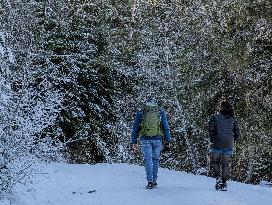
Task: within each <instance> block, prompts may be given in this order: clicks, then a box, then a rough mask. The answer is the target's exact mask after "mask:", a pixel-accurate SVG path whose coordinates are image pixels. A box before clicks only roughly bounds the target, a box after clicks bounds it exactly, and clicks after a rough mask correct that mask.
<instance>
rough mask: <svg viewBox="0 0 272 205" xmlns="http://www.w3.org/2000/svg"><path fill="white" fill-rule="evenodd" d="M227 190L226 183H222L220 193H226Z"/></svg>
mask: <svg viewBox="0 0 272 205" xmlns="http://www.w3.org/2000/svg"><path fill="white" fill-rule="evenodd" d="M227 188H228V187H227V183H226V182H224V183H222V184H221V190H222V191H227V190H228V189H227Z"/></svg>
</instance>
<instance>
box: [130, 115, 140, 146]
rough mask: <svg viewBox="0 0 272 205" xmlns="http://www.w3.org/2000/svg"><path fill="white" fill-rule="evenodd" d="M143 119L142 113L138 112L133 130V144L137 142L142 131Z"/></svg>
mask: <svg viewBox="0 0 272 205" xmlns="http://www.w3.org/2000/svg"><path fill="white" fill-rule="evenodd" d="M141 121H142V113H141V112H137V113H136V116H135V120H134V123H133V127H132V132H131V144H137V138H138V135H139V132H140V125H141Z"/></svg>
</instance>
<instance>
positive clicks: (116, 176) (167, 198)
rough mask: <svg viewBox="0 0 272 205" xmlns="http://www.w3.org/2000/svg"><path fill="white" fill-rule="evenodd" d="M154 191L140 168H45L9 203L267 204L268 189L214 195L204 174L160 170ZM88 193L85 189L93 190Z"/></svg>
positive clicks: (238, 188) (238, 187)
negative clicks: (147, 183)
mask: <svg viewBox="0 0 272 205" xmlns="http://www.w3.org/2000/svg"><path fill="white" fill-rule="evenodd" d="M159 174H160V178H159V180H158V183H159V187H158V188H156V189H153V190H147V189H145V183H146V182H145V173H144V168H143V167H140V166H135V165H127V164H98V165H88V164H85V165H71V164H50V165H47V166H46V168H45V169H43V170H42V173H37V174H36V182H35V183H33V184H32V185H30V186H29V187H28V188H26V187H18V188H17V191H16V193H15V195H16V197H15V199H13V201H12V203H11V204H12V205H271V204H272V188H266V187H259V186H253V185H246V184H241V183H236V182H230V183H229V191H227V192H222V191H215V190H214V188H213V186H214V180H213V179H211V178H207V177H204V176H195V175H190V174H187V173H184V172H177V171H171V170H166V169H160V171H159ZM94 190H95V192H92V193H88V192H89V191H94Z"/></svg>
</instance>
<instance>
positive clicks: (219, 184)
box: [215, 177, 222, 190]
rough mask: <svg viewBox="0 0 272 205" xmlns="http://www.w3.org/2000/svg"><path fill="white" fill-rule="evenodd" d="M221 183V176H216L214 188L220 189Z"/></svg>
mask: <svg viewBox="0 0 272 205" xmlns="http://www.w3.org/2000/svg"><path fill="white" fill-rule="evenodd" d="M221 185H222V180H221V178H220V177H219V178H216V183H215V189H216V190H219V189H221Z"/></svg>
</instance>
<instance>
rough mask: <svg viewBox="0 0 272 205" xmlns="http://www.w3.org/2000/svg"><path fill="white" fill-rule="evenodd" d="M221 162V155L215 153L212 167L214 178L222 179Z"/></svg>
mask: <svg viewBox="0 0 272 205" xmlns="http://www.w3.org/2000/svg"><path fill="white" fill-rule="evenodd" d="M220 160H221V153H216V152H213V153H212V163H211V167H212V168H213V177H215V178H219V177H220Z"/></svg>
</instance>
